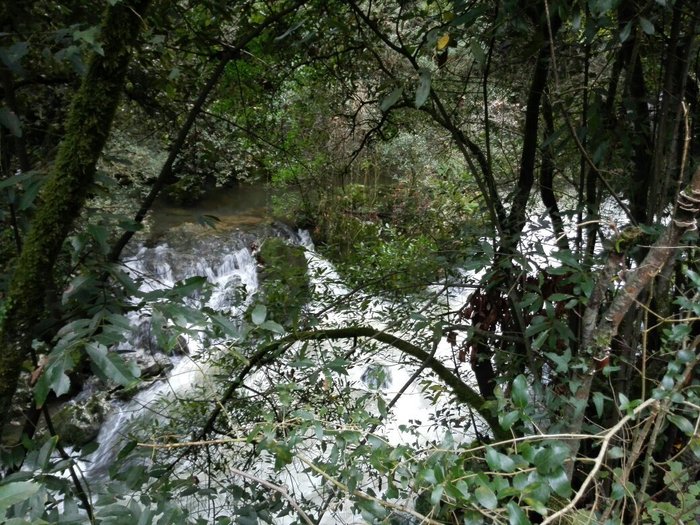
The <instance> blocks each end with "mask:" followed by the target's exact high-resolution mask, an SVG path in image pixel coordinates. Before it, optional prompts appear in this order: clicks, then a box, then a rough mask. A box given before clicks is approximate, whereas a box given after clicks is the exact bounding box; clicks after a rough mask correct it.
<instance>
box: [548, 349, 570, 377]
mask: <svg viewBox="0 0 700 525" xmlns="http://www.w3.org/2000/svg"><path fill="white" fill-rule="evenodd" d="M544 355H546V356H547V357H549V359H551V360H552V362H553V363H554V364H556V365H557V369H556V372H557V373H558V374H563V373H566V372H568V371H569V362H570V361H571V350H570V349H569V348H567V349H566V350H564V353H563V354H556V353H554V352H545V354H544Z"/></svg>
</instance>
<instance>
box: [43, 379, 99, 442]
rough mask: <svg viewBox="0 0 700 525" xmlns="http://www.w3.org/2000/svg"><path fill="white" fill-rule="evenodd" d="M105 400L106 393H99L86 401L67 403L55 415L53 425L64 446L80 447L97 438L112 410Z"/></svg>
mask: <svg viewBox="0 0 700 525" xmlns="http://www.w3.org/2000/svg"><path fill="white" fill-rule="evenodd" d="M105 398H106V394H105V393H103V392H98V393H95V394H93V395H91V396H89V397H88V398H87V399H85V400H82V401H77V400H73V401H70V402H68V403H65V404H64V405H62V406H61V407H60V408H59V409H58V410H57V411H56V412H55V413H54V414H53V417H52V420H53V425H54V428H55V430H56V434H57V435H58V436H59V439H60V440H61V442H62V443H63V444H65V445H73V446H78V447H79V446H83V445H86V444H88V443H90V442H91V441H93V440H94V439H95V438H96V437H97V435H98V434H99V432H100V427H101V426H102V423H104V420H105V416H106V415H107V413H108V412H109V410H110V404H109V403H108V402H107V401H106V399H105Z"/></svg>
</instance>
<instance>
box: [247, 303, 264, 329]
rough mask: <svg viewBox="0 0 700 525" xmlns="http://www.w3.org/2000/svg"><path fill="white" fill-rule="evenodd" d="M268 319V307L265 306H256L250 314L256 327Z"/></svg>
mask: <svg viewBox="0 0 700 525" xmlns="http://www.w3.org/2000/svg"><path fill="white" fill-rule="evenodd" d="M266 317H267V307H266V306H265V305H264V304H256V305H255V308H253V311H252V312H251V314H250V318H251V320H252V321H253V324H256V325H258V326H259V325H261V324H263V323H264V322H265V318H266Z"/></svg>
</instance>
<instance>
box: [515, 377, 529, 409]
mask: <svg viewBox="0 0 700 525" xmlns="http://www.w3.org/2000/svg"><path fill="white" fill-rule="evenodd" d="M527 389H528V385H527V378H526V377H525V376H524V375H522V374H520V375H519V376H518V377H516V378H515V379H513V388H512V394H511V398H512V400H513V404H514V405H515V406H516V407H518V408H520V409H522V408H525V407H526V406H527V405H528V404H529V403H530V393H529V392H528V391H527Z"/></svg>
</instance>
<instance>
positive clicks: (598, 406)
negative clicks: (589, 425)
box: [593, 392, 605, 417]
mask: <svg viewBox="0 0 700 525" xmlns="http://www.w3.org/2000/svg"><path fill="white" fill-rule="evenodd" d="M604 403H605V396H604V395H603V394H602V393H601V392H593V405H594V406H595V411H596V414H597V415H598V417H602V416H603V404H604Z"/></svg>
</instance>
